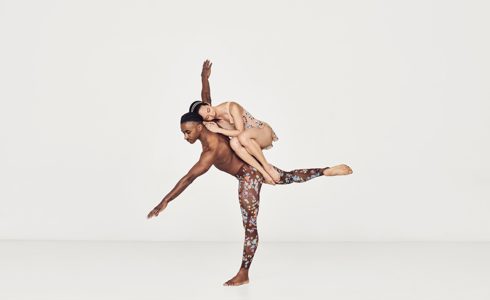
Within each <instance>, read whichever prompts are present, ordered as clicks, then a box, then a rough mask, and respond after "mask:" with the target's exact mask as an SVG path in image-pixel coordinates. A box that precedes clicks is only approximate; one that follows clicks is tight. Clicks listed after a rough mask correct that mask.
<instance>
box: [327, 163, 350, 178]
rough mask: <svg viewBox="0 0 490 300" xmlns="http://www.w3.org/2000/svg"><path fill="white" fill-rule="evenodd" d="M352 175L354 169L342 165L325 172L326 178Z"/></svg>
mask: <svg viewBox="0 0 490 300" xmlns="http://www.w3.org/2000/svg"><path fill="white" fill-rule="evenodd" d="M350 174H352V169H351V168H350V167H349V166H348V165H346V164H340V165H337V166H334V167H331V168H328V169H325V170H324V171H323V175H325V176H337V175H350Z"/></svg>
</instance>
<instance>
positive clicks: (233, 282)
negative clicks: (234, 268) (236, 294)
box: [223, 268, 248, 286]
mask: <svg viewBox="0 0 490 300" xmlns="http://www.w3.org/2000/svg"><path fill="white" fill-rule="evenodd" d="M247 283H248V270H246V269H243V268H242V269H240V271H238V273H237V274H236V275H235V277H233V278H232V279H230V280H228V281H227V282H225V283H223V285H224V286H238V285H242V284H247Z"/></svg>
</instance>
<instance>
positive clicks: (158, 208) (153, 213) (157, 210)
mask: <svg viewBox="0 0 490 300" xmlns="http://www.w3.org/2000/svg"><path fill="white" fill-rule="evenodd" d="M167 205H168V202H167V201H164V202H162V203H160V204H158V205H157V206H155V208H154V209H152V210H151V211H150V213H149V214H148V216H147V218H148V219H149V218H151V217H158V214H159V213H160V212H161V211H162V210H164V209H165V208H166V207H167Z"/></svg>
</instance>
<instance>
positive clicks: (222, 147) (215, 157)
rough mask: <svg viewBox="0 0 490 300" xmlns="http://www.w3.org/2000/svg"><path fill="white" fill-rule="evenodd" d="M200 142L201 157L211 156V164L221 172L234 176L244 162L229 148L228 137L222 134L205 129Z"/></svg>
mask: <svg viewBox="0 0 490 300" xmlns="http://www.w3.org/2000/svg"><path fill="white" fill-rule="evenodd" d="M203 135H204V136H203ZM201 143H202V148H203V150H202V154H201V157H203V156H204V155H209V156H210V157H212V164H213V165H214V166H215V167H216V168H217V169H219V170H221V171H223V172H226V173H228V174H230V175H233V176H235V175H236V174H237V173H238V171H239V170H240V169H241V168H242V166H243V165H244V164H245V162H244V161H243V160H241V159H240V158H239V157H238V155H236V154H235V152H234V151H233V150H232V149H231V147H230V139H229V138H228V137H226V136H224V135H221V134H219V133H214V132H211V131H208V130H206V133H205V134H202V135H201Z"/></svg>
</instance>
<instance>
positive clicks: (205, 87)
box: [201, 59, 213, 105]
mask: <svg viewBox="0 0 490 300" xmlns="http://www.w3.org/2000/svg"><path fill="white" fill-rule="evenodd" d="M212 65H213V63H212V62H210V61H209V60H208V59H206V60H205V61H204V63H203V64H202V71H201V81H202V90H201V100H202V102H205V103H209V105H211V87H210V86H209V76H210V75H211V66H212Z"/></svg>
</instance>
